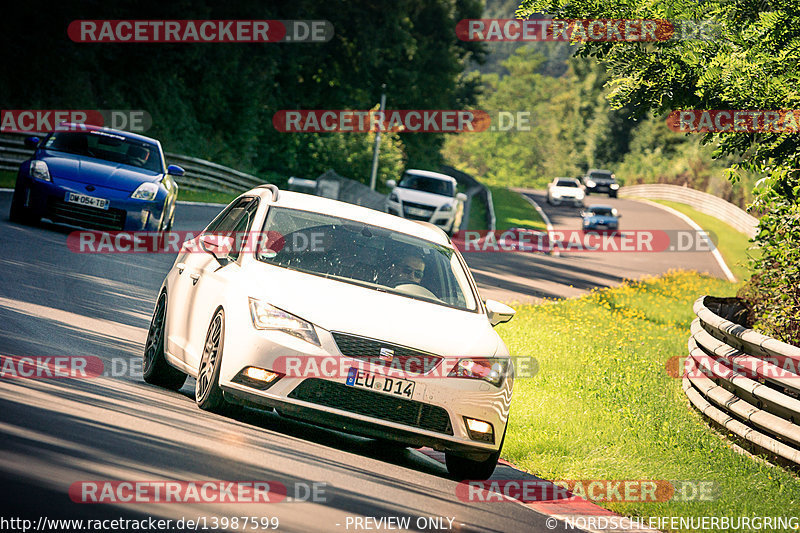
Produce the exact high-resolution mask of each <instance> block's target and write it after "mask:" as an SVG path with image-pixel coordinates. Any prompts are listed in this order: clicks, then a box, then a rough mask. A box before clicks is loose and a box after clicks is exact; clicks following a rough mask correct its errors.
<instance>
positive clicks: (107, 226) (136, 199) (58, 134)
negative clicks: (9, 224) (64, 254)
mask: <svg viewBox="0 0 800 533" xmlns="http://www.w3.org/2000/svg"><path fill="white" fill-rule="evenodd" d="M25 144H26V146H27V147H29V148H34V149H35V150H36V151H35V152H34V154H33V157H32V158H31V159H28V160H26V161H24V162H23V163H22V165H21V166H20V169H19V173H18V174H17V182H16V186H15V187H14V197H13V199H12V201H11V211H10V213H9V218H10V219H11V220H12V221H14V222H23V223H31V224H32V223H36V222H38V221H39V220H40V219H42V218H45V219H49V220H50V221H52V222H55V223H60V224H69V225H72V226H78V227H83V228H89V229H100V230H130V231H132V230H143V231H159V230H168V229H170V228H171V227H172V222H173V220H174V216H175V200H176V198H177V196H178V184H177V183H176V182H175V179H174V178H173V176H182V175H183V174H184V171H183V169H182V168H181V167H179V166H176V165H170V166H169V167H167V166H166V165H165V163H164V153H163V151H162V150H161V144H160V143H159V142H158V141H157V140H155V139H151V138H149V137H144V136H142V135H137V134H134V133H128V132H124V131H117V130H112V129H107V128H98V127H94V126H85V125H75V124H62V125H61V127H60V128H59V130H57V131H54V132H52V133H50V134H49V135H47V136H46V137H45V138H44V139H42V140H40V139H39V138H38V137H28V138H27V139H26V140H25Z"/></svg>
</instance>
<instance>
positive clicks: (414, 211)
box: [406, 207, 431, 217]
mask: <svg viewBox="0 0 800 533" xmlns="http://www.w3.org/2000/svg"><path fill="white" fill-rule="evenodd" d="M406 212H407V213H408V214H409V215H414V216H417V217H427V216H430V214H431V212H430V211H428V210H427V209H420V208H419V207H406Z"/></svg>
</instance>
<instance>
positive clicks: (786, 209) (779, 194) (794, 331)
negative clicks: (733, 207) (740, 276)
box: [739, 170, 800, 345]
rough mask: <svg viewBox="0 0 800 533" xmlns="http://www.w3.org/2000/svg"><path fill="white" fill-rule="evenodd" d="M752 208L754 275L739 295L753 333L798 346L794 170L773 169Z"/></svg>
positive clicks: (799, 272)
mask: <svg viewBox="0 0 800 533" xmlns="http://www.w3.org/2000/svg"><path fill="white" fill-rule="evenodd" d="M755 192H756V194H757V195H758V196H757V199H756V201H755V203H754V204H753V207H754V208H757V209H759V210H760V211H762V212H763V213H764V214H763V215H762V216H761V219H760V222H759V232H758V234H757V235H756V236H755V238H754V239H753V242H754V243H755V244H756V245H757V246H758V248H759V249H760V251H761V254H760V255H757V256H755V257H753V258H752V259H751V262H750V263H751V268H752V269H753V270H754V271H755V272H756V274H755V275H754V276H753V277H752V278H751V279H750V281H749V282H748V283H747V285H745V286H744V287H742V289H741V290H740V291H739V296H740V297H741V298H743V299H744V300H745V301H747V303H749V304H750V305H751V306H752V308H753V311H754V315H755V320H756V323H755V328H756V329H758V330H760V331H762V332H763V333H765V334H767V335H771V336H773V337H775V338H777V339H780V340H782V341H784V342H788V343H790V344H794V345H800V202H799V201H798V200H800V180H798V172H797V171H787V170H778V171H775V172H773V175H772V176H771V177H770V178H764V179H763V180H761V181H760V182H759V186H758V187H757V188H756V191H755Z"/></svg>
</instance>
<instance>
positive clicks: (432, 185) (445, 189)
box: [397, 174, 455, 197]
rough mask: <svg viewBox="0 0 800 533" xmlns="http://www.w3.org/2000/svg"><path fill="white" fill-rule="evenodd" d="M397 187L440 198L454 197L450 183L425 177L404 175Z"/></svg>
mask: <svg viewBox="0 0 800 533" xmlns="http://www.w3.org/2000/svg"><path fill="white" fill-rule="evenodd" d="M397 186H398V187H400V188H402V189H414V190H416V191H423V192H430V193H433V194H439V195H442V196H450V197H453V196H455V191H454V189H453V184H452V183H451V182H450V181H445V180H440V179H436V178H429V177H427V176H417V175H415V174H406V175H405V176H403V179H401V180H400V183H399V184H398V185H397Z"/></svg>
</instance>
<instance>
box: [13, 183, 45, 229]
mask: <svg viewBox="0 0 800 533" xmlns="http://www.w3.org/2000/svg"><path fill="white" fill-rule="evenodd" d="M8 219H9V220H10V221H11V222H17V223H19V224H30V225H33V224H37V223H38V222H39V217H38V216H36V214H35V213H34V212H33V211H32V210H31V209H28V208H25V207H23V206H22V194H20V193H19V192H18V191H14V196H13V197H12V198H11V209H9V211H8Z"/></svg>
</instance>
